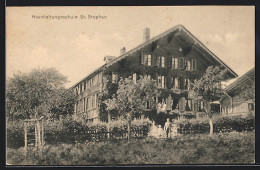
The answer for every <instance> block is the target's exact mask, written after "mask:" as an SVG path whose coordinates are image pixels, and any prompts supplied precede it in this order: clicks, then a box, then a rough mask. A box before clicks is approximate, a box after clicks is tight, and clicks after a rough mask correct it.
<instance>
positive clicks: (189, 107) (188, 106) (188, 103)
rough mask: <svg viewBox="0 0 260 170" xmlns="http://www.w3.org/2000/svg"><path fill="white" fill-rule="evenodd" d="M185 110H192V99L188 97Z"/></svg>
mask: <svg viewBox="0 0 260 170" xmlns="http://www.w3.org/2000/svg"><path fill="white" fill-rule="evenodd" d="M185 110H186V111H191V110H192V101H191V100H190V99H186V104H185Z"/></svg>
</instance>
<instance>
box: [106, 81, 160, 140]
mask: <svg viewBox="0 0 260 170" xmlns="http://www.w3.org/2000/svg"><path fill="white" fill-rule="evenodd" d="M157 95H159V92H158V89H157V85H156V81H154V80H151V79H148V78H146V77H145V78H143V77H141V78H140V79H139V80H138V81H137V82H136V83H134V82H133V80H132V79H131V77H128V78H124V79H123V78H120V81H119V82H118V90H117V92H116V95H114V96H113V97H112V99H107V100H105V101H104V103H105V104H106V106H107V110H108V111H111V110H114V109H116V110H118V113H119V115H120V116H122V117H123V118H124V119H125V120H126V122H127V132H128V133H127V138H128V141H129V140H130V129H131V121H132V119H133V118H134V115H135V113H140V112H141V113H142V112H143V111H144V110H145V109H146V106H147V103H149V106H150V109H154V108H155V107H156V102H155V100H154V97H155V96H157Z"/></svg>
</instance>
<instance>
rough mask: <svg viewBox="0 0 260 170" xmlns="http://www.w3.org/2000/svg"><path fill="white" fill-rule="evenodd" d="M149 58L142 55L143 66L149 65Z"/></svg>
mask: <svg viewBox="0 0 260 170" xmlns="http://www.w3.org/2000/svg"><path fill="white" fill-rule="evenodd" d="M147 60H148V56H147V54H142V56H141V64H143V65H147Z"/></svg>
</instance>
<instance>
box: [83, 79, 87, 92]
mask: <svg viewBox="0 0 260 170" xmlns="http://www.w3.org/2000/svg"><path fill="white" fill-rule="evenodd" d="M86 89H87V87H86V80H85V81H84V91H85V90H86Z"/></svg>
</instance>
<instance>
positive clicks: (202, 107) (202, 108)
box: [198, 100, 204, 111]
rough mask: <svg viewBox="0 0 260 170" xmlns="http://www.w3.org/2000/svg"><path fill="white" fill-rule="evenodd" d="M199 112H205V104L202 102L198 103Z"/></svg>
mask: <svg viewBox="0 0 260 170" xmlns="http://www.w3.org/2000/svg"><path fill="white" fill-rule="evenodd" d="M198 111H204V102H203V101H202V100H200V101H199V103H198Z"/></svg>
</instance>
